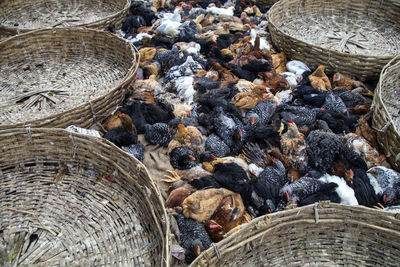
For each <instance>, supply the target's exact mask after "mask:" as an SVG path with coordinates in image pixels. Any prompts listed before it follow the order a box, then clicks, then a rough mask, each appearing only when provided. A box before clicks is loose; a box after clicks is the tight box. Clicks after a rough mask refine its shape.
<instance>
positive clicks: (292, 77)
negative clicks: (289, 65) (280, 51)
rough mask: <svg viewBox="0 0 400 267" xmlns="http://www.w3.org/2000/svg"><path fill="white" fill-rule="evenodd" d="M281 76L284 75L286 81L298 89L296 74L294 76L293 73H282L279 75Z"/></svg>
mask: <svg viewBox="0 0 400 267" xmlns="http://www.w3.org/2000/svg"><path fill="white" fill-rule="evenodd" d="M279 74H280V75H282V76H283V77H285V79H286V81H288V83H289V84H290V85H291V86H293V87H296V86H297V76H296V74H294V73H293V72H288V71H285V72H281V73H279Z"/></svg>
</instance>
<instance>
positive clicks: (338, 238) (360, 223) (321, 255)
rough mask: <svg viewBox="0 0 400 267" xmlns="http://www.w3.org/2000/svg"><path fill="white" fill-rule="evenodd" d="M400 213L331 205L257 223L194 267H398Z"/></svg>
mask: <svg viewBox="0 0 400 267" xmlns="http://www.w3.org/2000/svg"><path fill="white" fill-rule="evenodd" d="M398 215H399V214H394V213H389V212H384V211H378V210H373V209H370V208H365V207H362V206H343V205H339V204H333V203H329V202H321V203H319V204H316V205H315V206H314V205H309V206H305V207H301V208H296V209H292V210H286V211H283V212H277V213H273V214H271V215H266V216H262V217H259V218H256V219H254V220H253V221H251V222H250V223H248V224H246V225H244V226H243V227H242V229H240V230H239V231H237V232H235V233H233V234H232V235H230V236H229V237H227V238H225V239H223V240H222V241H220V242H219V243H217V244H216V245H215V247H211V248H209V249H208V250H206V251H205V252H203V253H202V254H201V255H200V256H199V257H198V258H197V259H196V260H195V261H194V262H193V263H192V265H191V266H398V265H399V258H400V218H399V217H400V216H398Z"/></svg>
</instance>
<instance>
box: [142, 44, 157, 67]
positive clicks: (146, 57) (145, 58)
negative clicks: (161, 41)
mask: <svg viewBox="0 0 400 267" xmlns="http://www.w3.org/2000/svg"><path fill="white" fill-rule="evenodd" d="M139 55H140V62H139V67H141V68H143V67H144V66H145V65H146V64H147V63H148V62H149V61H150V60H152V59H153V57H154V56H155V55H156V49H155V48H154V47H143V48H141V49H140V50H139Z"/></svg>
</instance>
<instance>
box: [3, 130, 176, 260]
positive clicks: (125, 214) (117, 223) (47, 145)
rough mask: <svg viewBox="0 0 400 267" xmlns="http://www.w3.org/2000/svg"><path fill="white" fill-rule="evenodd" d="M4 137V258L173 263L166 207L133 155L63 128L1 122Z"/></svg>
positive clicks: (97, 139)
mask: <svg viewBox="0 0 400 267" xmlns="http://www.w3.org/2000/svg"><path fill="white" fill-rule="evenodd" d="M0 143H1V144H2V153H1V156H0V177H1V179H0V199H1V201H0V203H1V205H0V229H1V230H2V231H1V232H0V254H3V255H0V256H1V257H0V259H3V260H4V259H7V260H8V261H9V263H10V266H16V265H31V264H37V265H39V266H60V264H61V265H74V266H89V265H90V266H102V265H108V266H116V265H124V266H139V265H140V266H143V265H144V266H168V264H169V255H170V252H169V239H168V237H169V236H168V233H169V226H168V218H167V217H166V211H165V208H164V206H163V204H162V199H161V195H160V193H159V191H158V189H157V187H156V185H155V184H154V183H153V181H152V180H151V179H150V178H149V176H148V173H147V171H146V168H145V167H144V165H142V164H141V163H140V162H139V161H138V160H136V159H135V158H134V157H132V156H130V155H128V154H127V153H125V152H123V151H122V150H120V149H118V148H116V147H115V146H114V145H113V144H111V143H109V142H108V141H106V140H105V139H100V138H94V137H90V136H85V135H81V134H75V133H69V132H67V131H65V130H61V129H47V128H40V129H34V128H32V129H29V128H26V129H24V128H18V129H7V130H1V131H0ZM107 177H109V178H107ZM4 254H5V255H4ZM4 256H5V257H4ZM3 264H5V262H0V265H2V266H3ZM13 264H15V265H13Z"/></svg>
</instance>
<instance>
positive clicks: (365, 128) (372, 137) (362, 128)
mask: <svg viewBox="0 0 400 267" xmlns="http://www.w3.org/2000/svg"><path fill="white" fill-rule="evenodd" d="M358 122H359V124H360V125H359V126H358V127H357V130H356V132H355V134H356V135H358V136H362V137H364V138H365V139H366V140H367V141H368V143H370V144H371V145H372V146H373V147H374V148H376V149H378V148H379V145H378V140H377V139H376V132H375V131H374V130H373V129H372V128H371V127H369V125H368V122H367V120H365V119H364V118H360V119H359V120H358Z"/></svg>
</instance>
